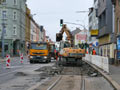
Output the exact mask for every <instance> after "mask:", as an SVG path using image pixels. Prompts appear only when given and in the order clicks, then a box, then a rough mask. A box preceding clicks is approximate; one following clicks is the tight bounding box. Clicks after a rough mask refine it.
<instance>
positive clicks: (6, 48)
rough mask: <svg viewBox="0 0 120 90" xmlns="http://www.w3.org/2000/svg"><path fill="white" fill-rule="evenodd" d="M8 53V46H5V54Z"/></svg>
mask: <svg viewBox="0 0 120 90" xmlns="http://www.w3.org/2000/svg"><path fill="white" fill-rule="evenodd" d="M6 51H8V45H7V44H6V45H5V52H6Z"/></svg>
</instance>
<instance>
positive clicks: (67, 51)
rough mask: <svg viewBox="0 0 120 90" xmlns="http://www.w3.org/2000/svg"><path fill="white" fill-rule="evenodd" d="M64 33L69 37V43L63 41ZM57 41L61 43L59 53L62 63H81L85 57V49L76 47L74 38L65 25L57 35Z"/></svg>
mask: <svg viewBox="0 0 120 90" xmlns="http://www.w3.org/2000/svg"><path fill="white" fill-rule="evenodd" d="M64 32H65V33H66V35H67V38H66V39H67V41H63V40H62V38H63V33H64ZM56 41H57V42H60V45H59V53H60V60H61V61H62V62H64V63H71V62H79V61H80V60H81V59H82V57H83V56H85V49H81V48H77V47H74V41H73V36H72V34H71V32H70V30H69V29H68V28H67V26H66V25H65V24H63V26H62V29H61V30H60V32H59V33H57V34H56Z"/></svg>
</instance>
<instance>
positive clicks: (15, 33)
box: [13, 25, 17, 35]
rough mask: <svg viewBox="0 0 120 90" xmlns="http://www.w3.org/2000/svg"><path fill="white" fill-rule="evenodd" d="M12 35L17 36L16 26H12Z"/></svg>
mask: <svg viewBox="0 0 120 90" xmlns="http://www.w3.org/2000/svg"><path fill="white" fill-rule="evenodd" d="M13 35H17V26H16V25H13Z"/></svg>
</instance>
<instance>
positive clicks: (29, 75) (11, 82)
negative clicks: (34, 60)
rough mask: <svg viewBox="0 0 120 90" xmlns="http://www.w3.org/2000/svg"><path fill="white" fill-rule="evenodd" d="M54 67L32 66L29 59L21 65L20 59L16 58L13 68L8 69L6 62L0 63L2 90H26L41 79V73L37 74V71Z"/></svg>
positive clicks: (12, 61) (0, 88)
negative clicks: (41, 68)
mask: <svg viewBox="0 0 120 90" xmlns="http://www.w3.org/2000/svg"><path fill="white" fill-rule="evenodd" d="M52 65H53V63H48V64H47V63H44V64H30V63H29V61H28V59H27V58H24V62H23V64H21V63H20V58H19V57H15V58H12V59H11V67H10V68H9V69H8V68H6V62H0V90H26V89H28V88H30V87H31V86H32V85H34V84H36V82H37V81H38V80H39V79H40V75H39V74H40V72H39V73H38V72H35V70H36V69H39V68H40V67H44V66H52Z"/></svg>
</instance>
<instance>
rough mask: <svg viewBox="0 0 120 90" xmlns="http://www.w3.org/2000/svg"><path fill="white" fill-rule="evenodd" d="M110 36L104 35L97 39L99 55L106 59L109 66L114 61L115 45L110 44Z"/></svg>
mask: <svg viewBox="0 0 120 90" xmlns="http://www.w3.org/2000/svg"><path fill="white" fill-rule="evenodd" d="M111 37H112V35H110V34H109V35H106V36H103V37H100V38H99V55H101V56H104V57H108V58H109V60H110V61H109V62H110V63H111V64H113V63H114V60H115V50H116V44H115V43H113V42H111V41H112V40H111Z"/></svg>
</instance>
